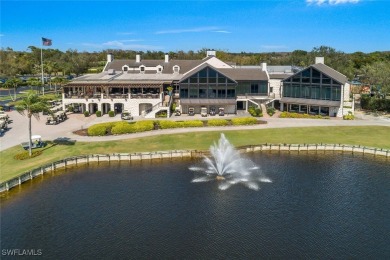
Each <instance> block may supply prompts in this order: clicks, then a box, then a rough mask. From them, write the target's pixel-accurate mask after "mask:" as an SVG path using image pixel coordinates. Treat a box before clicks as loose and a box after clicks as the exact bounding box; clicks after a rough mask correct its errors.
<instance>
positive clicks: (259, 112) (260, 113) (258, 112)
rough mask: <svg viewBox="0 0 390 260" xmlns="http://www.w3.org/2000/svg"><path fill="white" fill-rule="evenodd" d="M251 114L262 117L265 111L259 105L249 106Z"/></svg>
mask: <svg viewBox="0 0 390 260" xmlns="http://www.w3.org/2000/svg"><path fill="white" fill-rule="evenodd" d="M248 112H249V114H251V116H254V117H262V116H263V111H262V110H261V108H259V107H252V106H251V107H249V108H248Z"/></svg>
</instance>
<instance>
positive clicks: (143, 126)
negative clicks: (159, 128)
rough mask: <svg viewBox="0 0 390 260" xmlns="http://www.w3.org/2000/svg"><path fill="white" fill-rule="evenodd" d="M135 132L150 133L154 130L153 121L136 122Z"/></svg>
mask: <svg viewBox="0 0 390 260" xmlns="http://www.w3.org/2000/svg"><path fill="white" fill-rule="evenodd" d="M134 125H135V127H136V132H145V131H151V130H153V129H154V123H153V121H150V120H146V121H138V122H135V124H134Z"/></svg>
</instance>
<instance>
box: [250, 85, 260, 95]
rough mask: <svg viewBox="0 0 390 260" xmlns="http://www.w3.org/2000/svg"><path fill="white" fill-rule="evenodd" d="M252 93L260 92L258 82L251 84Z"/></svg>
mask: <svg viewBox="0 0 390 260" xmlns="http://www.w3.org/2000/svg"><path fill="white" fill-rule="evenodd" d="M251 93H259V84H257V83H252V84H251Z"/></svg>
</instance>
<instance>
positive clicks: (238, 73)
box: [218, 68, 268, 81]
mask: <svg viewBox="0 0 390 260" xmlns="http://www.w3.org/2000/svg"><path fill="white" fill-rule="evenodd" d="M218 71H220V72H221V73H222V74H224V75H225V76H227V77H229V78H232V79H234V80H236V81H237V80H268V76H267V73H266V72H265V71H262V70H261V69H247V68H245V69H241V68H232V69H218Z"/></svg>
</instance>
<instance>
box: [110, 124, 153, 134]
mask: <svg viewBox="0 0 390 260" xmlns="http://www.w3.org/2000/svg"><path fill="white" fill-rule="evenodd" d="M153 129H154V123H153V121H149V120H148V121H138V122H130V123H129V122H118V123H116V124H115V125H114V126H113V127H112V129H111V133H112V134H113V135H120V134H130V133H137V132H145V131H151V130H153Z"/></svg>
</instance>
